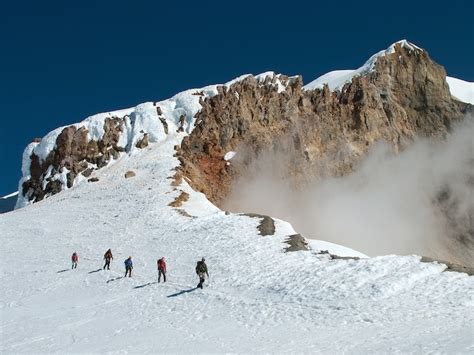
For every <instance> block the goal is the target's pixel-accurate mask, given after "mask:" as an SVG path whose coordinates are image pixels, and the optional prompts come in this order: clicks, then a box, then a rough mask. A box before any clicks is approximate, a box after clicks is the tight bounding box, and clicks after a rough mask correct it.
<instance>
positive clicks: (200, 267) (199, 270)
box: [196, 258, 209, 289]
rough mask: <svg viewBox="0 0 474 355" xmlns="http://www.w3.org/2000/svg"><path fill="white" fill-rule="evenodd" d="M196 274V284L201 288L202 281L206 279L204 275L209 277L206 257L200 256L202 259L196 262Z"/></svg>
mask: <svg viewBox="0 0 474 355" xmlns="http://www.w3.org/2000/svg"><path fill="white" fill-rule="evenodd" d="M196 274H197V275H198V277H199V284H198V285H197V287H198V288H200V289H202V285H203V283H204V281H205V280H206V275H207V277H208V278H209V272H208V271H207V265H206V259H204V258H202V260H200V261H198V262H197V265H196Z"/></svg>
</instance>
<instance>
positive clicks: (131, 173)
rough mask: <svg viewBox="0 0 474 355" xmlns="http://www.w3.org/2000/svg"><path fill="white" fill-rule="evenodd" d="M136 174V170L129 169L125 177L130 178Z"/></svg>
mask: <svg viewBox="0 0 474 355" xmlns="http://www.w3.org/2000/svg"><path fill="white" fill-rule="evenodd" d="M134 176H135V172H134V171H131V170H129V171H127V172H126V173H125V179H129V178H131V177H134Z"/></svg>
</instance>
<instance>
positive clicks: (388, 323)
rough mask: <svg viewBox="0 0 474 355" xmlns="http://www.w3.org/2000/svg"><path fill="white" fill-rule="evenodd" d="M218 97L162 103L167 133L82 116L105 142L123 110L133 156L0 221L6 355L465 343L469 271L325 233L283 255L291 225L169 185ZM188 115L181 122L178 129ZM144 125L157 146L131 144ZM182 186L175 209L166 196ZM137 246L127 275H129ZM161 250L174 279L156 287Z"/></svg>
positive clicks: (156, 126) (152, 113) (133, 115)
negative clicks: (375, 250) (362, 247)
mask: <svg viewBox="0 0 474 355" xmlns="http://www.w3.org/2000/svg"><path fill="white" fill-rule="evenodd" d="M266 75H273V73H271V74H268V73H265V76H266ZM259 80H265V79H259ZM228 85H229V84H228ZM280 85H284V84H283V83H281V82H279V81H278V83H277V84H276V87H275V89H277V90H282V88H281V87H280ZM216 92H217V89H216V86H209V87H206V88H204V89H199V90H188V91H186V92H184V93H180V94H178V95H176V96H174V97H173V98H171V99H169V100H165V101H162V102H159V103H158V105H159V106H160V107H161V109H162V111H163V115H162V116H163V117H162V118H164V119H165V120H166V121H167V123H168V125H169V126H170V133H169V134H165V132H164V128H163V126H162V125H161V123H160V120H157V112H156V107H155V106H154V105H153V103H145V104H141V105H138V106H137V107H135V108H132V109H127V110H121V111H115V112H111V113H103V114H99V115H95V116H92V117H90V118H88V119H87V120H85V121H83V122H81V123H79V124H77V125H78V126H86V127H87V128H88V130H89V134H90V137H91V139H98V138H100V136H101V135H102V134H103V131H101V129H102V128H101V127H103V120H104V119H105V118H106V117H111V116H113V115H115V116H119V117H125V116H127V117H128V118H127V119H128V121H127V122H128V123H127V130H126V132H124V134H123V137H122V141H121V144H122V146H123V147H129V149H128V150H127V153H122V155H121V156H120V158H119V159H118V160H115V161H114V162H113V163H111V164H109V165H108V166H107V167H104V168H102V169H100V170H97V171H95V176H96V177H98V178H99V181H98V182H95V183H89V182H87V181H86V180H85V179H84V180H77V181H76V183H75V185H74V186H73V188H71V189H67V190H65V191H62V192H61V193H59V194H56V195H54V196H52V197H49V198H47V199H45V200H43V201H40V202H38V203H35V204H32V205H29V206H26V207H25V208H21V209H17V210H15V211H13V212H9V213H6V214H2V215H1V216H0V231H1V238H2V240H1V242H2V248H1V249H0V265H1V268H0V275H1V280H2V288H1V289H0V312H1V313H0V314H1V328H0V352H1V353H21V352H29V353H52V352H59V353H65V352H68V353H69V352H75V353H92V352H93V353H97V352H108V353H156V352H167V353H168V352H173V353H183V352H185V353H189V352H192V353H200V352H206V353H208V352H226V353H229V352H239V353H249V352H251V353H269V352H311V353H313V352H320V353H341V352H349V353H363V352H371V353H387V352H411V353H413V352H414V353H421V352H423V353H425V352H442V353H469V352H472V350H473V348H474V345H473V331H472V325H473V322H474V314H473V313H474V312H472V310H473V306H474V303H473V299H472V295H473V294H474V281H473V280H474V279H473V278H472V277H469V276H467V275H466V274H462V273H454V272H444V270H445V266H444V265H442V264H438V263H421V262H420V258H419V257H418V256H403V257H402V256H395V255H389V256H381V257H374V258H367V257H365V255H363V254H361V253H358V252H357V251H354V250H351V249H348V248H345V247H342V246H338V245H335V244H332V243H327V242H323V241H315V240H311V241H308V242H309V243H310V246H311V250H309V251H297V252H289V253H285V252H284V249H285V248H286V247H287V246H288V244H286V241H287V239H288V237H289V236H290V235H293V234H295V233H296V232H295V231H294V230H293V228H292V226H291V225H290V224H288V223H286V222H284V221H281V220H277V219H274V221H275V233H274V235H270V236H262V235H260V234H259V231H258V229H257V227H258V226H259V224H260V222H261V219H260V218H251V217H248V216H245V215H236V214H226V213H224V212H223V211H221V210H219V209H218V208H217V207H215V206H214V205H213V204H211V203H210V202H209V201H208V200H207V199H206V197H205V196H204V195H203V194H201V193H198V192H195V191H193V190H192V188H191V187H190V186H189V185H188V184H187V183H186V182H185V181H183V182H182V183H181V185H179V186H177V187H173V186H172V185H171V183H172V182H173V175H174V169H175V168H176V166H177V165H178V164H179V161H178V160H177V159H176V158H175V157H173V154H174V152H175V151H174V146H175V145H177V144H180V142H181V140H182V138H183V137H184V136H185V135H186V134H188V133H189V132H190V131H191V130H192V127H193V126H194V117H195V114H196V113H197V112H198V110H199V109H200V105H199V98H200V97H202V95H204V96H212V95H215V94H216ZM183 114H184V115H185V117H186V124H185V130H184V132H183V133H175V132H176V128H177V127H178V121H179V117H181V116H182V115H183ZM101 122H102V123H101ZM156 122H158V123H156ZM101 124H102V126H101ZM60 131H61V129H58V130H55V131H53V132H51V133H50V134H48V135H47V136H46V137H45V138H44V139H43V140H42V142H41V143H39V144H38V143H32V144H31V145H30V146H29V147H27V149H26V150H25V153H24V163H23V174H24V177H23V179H25V178H26V177H28V176H29V164H28V158H29V155H30V154H31V152H32V151H34V152H35V154H37V155H38V156H39V157H41V158H42V159H44V158H45V157H46V156H47V154H49V152H50V151H51V150H52V149H53V148H54V144H55V143H54V142H55V138H56V137H57V135H58V134H59V132H60ZM141 131H145V132H147V133H149V135H150V145H149V146H148V147H146V148H144V149H133V147H134V143H135V142H136V140H137V139H138V138H139V137H140V133H141ZM231 153H233V152H228V154H227V159H232V156H231V155H233V154H231ZM130 170H131V171H133V172H134V173H135V176H134V177H131V178H128V179H125V177H124V175H125V173H126V172H127V171H130ZM58 178H59V177H58ZM183 192H185V193H187V194H188V195H189V196H188V199H187V200H186V201H184V202H183V204H182V206H181V207H177V208H174V207H171V206H169V204H170V203H172V202H173V201H175V199H177V198H178V196H180V195H181V194H182V193H183ZM19 201H20V202H19V205H20V206H23V205H26V201H23V202H22V201H21V199H20V200H19ZM109 248H111V249H112V252H113V254H114V260H113V262H112V268H111V270H110V271H105V270H102V265H103V260H102V258H103V254H104V253H105V251H106V250H107V249H109ZM321 250H328V251H329V253H331V254H334V255H339V256H344V257H349V258H347V259H333V258H331V257H330V256H329V255H328V254H321V253H319V252H320V251H321ZM73 252H77V253H78V254H79V266H78V268H77V269H75V270H71V269H70V268H71V265H70V257H71V254H72V253H73ZM128 256H132V258H133V261H134V270H133V277H132V278H124V277H123V274H124V268H123V261H124V260H125V259H126V258H127V257H128ZM162 256H165V257H166V259H167V263H168V275H167V276H168V282H166V283H157V270H156V261H157V259H159V258H161V257H162ZM203 256H204V257H206V260H207V264H208V267H209V273H210V279H209V280H207V281H206V283H205V287H204V290H199V289H196V288H195V286H196V284H197V282H198V280H197V277H196V275H195V271H194V268H195V265H196V261H197V260H200V259H201V258H202V257H203ZM352 257H356V258H352ZM359 258H360V259H359Z"/></svg>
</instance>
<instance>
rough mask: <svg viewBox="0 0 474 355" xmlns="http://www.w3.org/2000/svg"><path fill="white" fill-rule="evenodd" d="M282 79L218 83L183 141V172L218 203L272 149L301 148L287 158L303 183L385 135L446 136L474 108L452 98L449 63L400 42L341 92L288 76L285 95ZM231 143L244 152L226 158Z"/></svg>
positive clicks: (350, 163)
mask: <svg viewBox="0 0 474 355" xmlns="http://www.w3.org/2000/svg"><path fill="white" fill-rule="evenodd" d="M276 80H277V78H276V77H273V78H267V79H266V81H265V82H264V83H261V82H258V81H257V80H256V79H255V78H254V77H248V78H246V79H244V80H242V81H240V82H237V83H235V84H233V85H232V86H231V87H230V88H229V89H226V88H224V87H221V88H218V89H219V94H218V95H216V96H214V97H211V98H208V99H205V100H204V101H202V103H201V104H202V107H203V108H202V110H201V111H200V112H199V113H198V114H197V117H196V122H197V125H196V127H195V128H194V130H193V131H192V133H191V134H190V136H188V137H186V138H185V139H184V140H183V142H182V145H181V148H180V149H179V151H178V157H179V159H180V161H181V171H182V173H183V175H185V176H187V177H188V178H189V179H190V180H191V182H192V186H193V187H194V188H195V189H197V190H198V191H201V192H203V193H205V194H206V196H207V197H208V198H209V199H210V200H211V201H212V202H214V203H216V204H217V205H220V206H222V203H223V201H225V199H226V196H227V194H228V193H229V187H230V184H231V182H232V181H233V180H234V179H236V178H238V177H239V176H240V175H242V174H243V173H244V172H245V171H246V169H247V168H248V167H249V165H251V163H252V161H254V160H255V158H256V157H257V156H259V155H261V154H262V153H265V152H268V153H270V154H272V155H275V154H277V155H278V154H279V152H285V155H287V154H286V153H287V152H288V151H291V152H292V154H291V160H290V161H286V162H284V163H285V164H286V168H285V171H288V172H290V175H292V178H293V180H294V182H295V185H298V184H301V183H304V182H305V180H306V179H311V178H313V177H314V176H316V175H317V176H325V175H329V176H341V175H344V174H346V173H348V172H350V171H352V170H353V168H354V166H355V164H356V163H357V162H358V160H359V159H360V158H361V157H362V156H363V155H364V154H365V153H366V152H367V150H368V149H369V147H370V146H371V145H372V143H374V142H375V141H379V140H384V141H386V142H388V143H389V144H391V145H392V146H393V148H394V149H395V150H396V151H399V150H402V149H404V148H405V147H407V146H408V145H409V144H410V143H411V142H412V141H413V139H414V138H415V137H434V138H442V137H443V136H444V135H445V134H446V133H447V132H448V131H449V129H450V126H451V124H452V123H453V122H455V121H457V120H460V119H461V118H462V117H463V115H464V113H465V112H466V111H467V110H469V109H470V108H469V105H468V104H464V103H461V102H458V101H456V100H455V99H453V98H452V97H451V94H450V92H449V87H448V85H447V83H446V73H445V71H444V69H443V68H442V67H441V66H439V65H438V64H436V63H434V62H433V61H432V60H431V59H430V58H429V56H428V54H427V52H425V51H422V50H409V49H406V48H403V47H402V46H401V45H399V44H398V45H396V46H395V52H394V53H393V54H389V55H385V56H381V57H379V58H378V60H377V62H376V63H375V68H374V71H372V72H370V73H369V74H367V75H365V76H360V77H354V78H353V80H352V82H351V83H348V84H346V85H345V86H344V87H343V88H342V89H341V91H340V92H331V91H330V90H329V89H328V87H327V86H326V87H324V88H323V89H317V90H308V91H306V90H303V89H302V80H301V78H300V77H298V78H287V77H283V76H280V78H279V80H280V81H283V82H286V83H287V87H286V89H285V90H284V91H283V92H280V93H279V92H278V90H277V87H276V85H273V84H274V83H275V82H276ZM228 151H238V159H233V160H232V164H230V165H229V164H227V163H226V161H224V159H223V156H224V155H225V153H226V152H228ZM234 160H235V161H234Z"/></svg>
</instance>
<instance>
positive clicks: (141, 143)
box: [135, 133, 148, 149]
mask: <svg viewBox="0 0 474 355" xmlns="http://www.w3.org/2000/svg"><path fill="white" fill-rule="evenodd" d="M135 146H136V147H137V148H140V149H143V148H146V147H148V133H144V134H143V138H142V139H140V140H139V141H138V142H137V144H136V145H135Z"/></svg>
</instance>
